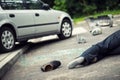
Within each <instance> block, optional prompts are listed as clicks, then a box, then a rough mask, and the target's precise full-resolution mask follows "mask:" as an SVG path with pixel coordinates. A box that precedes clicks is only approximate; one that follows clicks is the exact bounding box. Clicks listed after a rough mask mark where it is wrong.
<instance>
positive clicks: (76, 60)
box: [67, 57, 85, 69]
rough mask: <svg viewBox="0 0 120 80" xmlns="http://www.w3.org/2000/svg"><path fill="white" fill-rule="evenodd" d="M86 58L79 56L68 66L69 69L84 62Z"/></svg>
mask: <svg viewBox="0 0 120 80" xmlns="http://www.w3.org/2000/svg"><path fill="white" fill-rule="evenodd" d="M84 60H85V58H84V57H79V58H77V59H75V60H73V61H71V62H70V63H69V64H68V65H67V66H68V69H73V68H75V67H76V66H77V65H80V64H81V63H83V61H84Z"/></svg>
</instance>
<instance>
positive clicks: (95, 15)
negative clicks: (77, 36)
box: [73, 10, 120, 24]
mask: <svg viewBox="0 0 120 80" xmlns="http://www.w3.org/2000/svg"><path fill="white" fill-rule="evenodd" d="M108 14H112V15H118V14H120V10H113V11H104V12H100V13H95V14H93V15H88V16H79V17H74V18H73V21H74V23H75V24H77V23H78V22H81V21H84V20H85V18H87V17H89V16H93V17H97V16H100V15H108Z"/></svg>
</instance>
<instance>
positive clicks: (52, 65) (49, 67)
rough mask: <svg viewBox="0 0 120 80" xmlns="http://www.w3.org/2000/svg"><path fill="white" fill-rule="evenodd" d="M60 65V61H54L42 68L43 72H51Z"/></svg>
mask: <svg viewBox="0 0 120 80" xmlns="http://www.w3.org/2000/svg"><path fill="white" fill-rule="evenodd" d="M60 65H61V62H60V61H57V60H54V61H51V62H48V63H46V64H44V65H43V66H41V70H42V71H43V72H47V71H51V70H54V69H56V68H58V67H59V66H60Z"/></svg>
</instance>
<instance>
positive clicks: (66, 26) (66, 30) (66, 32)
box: [58, 19, 72, 39]
mask: <svg viewBox="0 0 120 80" xmlns="http://www.w3.org/2000/svg"><path fill="white" fill-rule="evenodd" d="M71 35H72V25H71V22H70V20H68V19H64V20H63V21H62V24H61V31H60V34H58V37H59V38H60V39H66V38H70V37H71Z"/></svg>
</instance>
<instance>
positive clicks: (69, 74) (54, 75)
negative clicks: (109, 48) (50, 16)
mask: <svg viewBox="0 0 120 80" xmlns="http://www.w3.org/2000/svg"><path fill="white" fill-rule="evenodd" d="M119 26H120V18H118V17H116V18H115V19H114V27H113V28H109V27H103V34H101V35H97V36H92V35H91V34H90V33H89V30H88V29H89V28H88V25H87V23H86V22H82V23H78V24H77V25H75V26H74V27H75V28H74V32H73V36H72V37H71V38H69V39H66V40H59V39H58V37H57V36H49V37H43V38H38V39H33V40H31V41H30V42H31V43H30V44H31V45H30V48H29V49H28V51H27V52H26V54H23V56H21V58H20V59H19V60H18V61H17V63H16V64H15V65H14V66H13V67H12V69H11V70H10V71H9V72H8V73H7V74H6V75H5V77H4V78H3V80H120V67H119V66H120V55H114V56H109V57H106V58H105V59H103V60H101V61H99V62H97V63H95V64H92V65H89V66H86V67H82V68H76V69H72V70H68V69H67V64H68V63H69V62H70V61H71V60H73V59H74V58H75V57H77V56H79V55H80V54H81V53H82V52H83V51H84V50H86V49H87V48H88V47H90V46H91V45H93V44H95V43H97V42H99V41H101V40H103V39H104V38H106V37H107V36H108V35H110V34H112V33H113V32H115V31H117V30H118V29H119V28H120V27H119ZM77 34H80V36H82V37H84V38H85V39H86V41H87V43H82V44H78V43H77V40H76V35H77ZM28 44H29V43H28ZM52 60H60V61H61V62H62V65H61V66H60V67H59V68H58V69H56V70H53V71H50V72H42V71H41V70H40V67H41V66H42V65H43V64H45V63H47V62H49V61H52Z"/></svg>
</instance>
